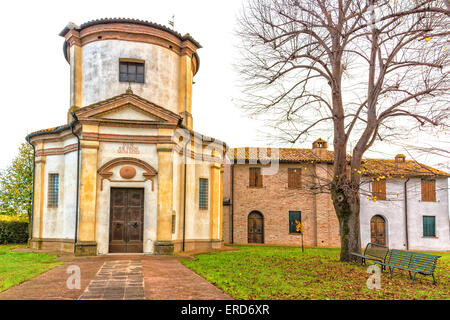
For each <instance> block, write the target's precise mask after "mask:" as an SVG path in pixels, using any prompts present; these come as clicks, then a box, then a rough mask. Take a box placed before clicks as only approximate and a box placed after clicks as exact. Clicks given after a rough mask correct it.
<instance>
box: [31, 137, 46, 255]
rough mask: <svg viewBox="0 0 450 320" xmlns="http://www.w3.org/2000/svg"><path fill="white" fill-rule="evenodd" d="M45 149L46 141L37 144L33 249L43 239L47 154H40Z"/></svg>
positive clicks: (38, 247) (37, 246)
mask: <svg viewBox="0 0 450 320" xmlns="http://www.w3.org/2000/svg"><path fill="white" fill-rule="evenodd" d="M43 150H44V143H43V142H39V143H37V144H36V155H35V156H36V158H35V168H34V193H33V196H34V199H33V230H32V236H33V238H32V239H31V246H32V248H33V249H40V248H41V239H42V232H43V219H44V217H43V216H44V202H45V198H44V196H45V162H46V157H45V156H39V153H40V152H42V151H43Z"/></svg>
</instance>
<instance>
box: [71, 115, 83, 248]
mask: <svg viewBox="0 0 450 320" xmlns="http://www.w3.org/2000/svg"><path fill="white" fill-rule="evenodd" d="M72 116H73V118H74V119H75V121H72V123H71V124H70V128H71V129H72V134H73V135H74V136H75V137H76V138H77V145H78V148H77V192H76V200H75V237H74V249H75V245H76V243H77V241H78V216H79V212H78V211H79V202H80V199H79V198H80V153H81V152H80V151H81V147H80V136H79V135H77V134H76V133H75V131H74V130H75V123H77V122H78V118H77V116H76V115H75V113H74V112H72Z"/></svg>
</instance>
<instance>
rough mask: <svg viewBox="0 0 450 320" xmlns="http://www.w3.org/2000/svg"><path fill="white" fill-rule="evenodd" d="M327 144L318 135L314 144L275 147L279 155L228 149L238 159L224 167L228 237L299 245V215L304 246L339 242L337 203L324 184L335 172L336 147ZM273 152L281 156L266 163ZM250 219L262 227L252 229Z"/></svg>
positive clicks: (239, 241) (230, 240) (231, 240)
mask: <svg viewBox="0 0 450 320" xmlns="http://www.w3.org/2000/svg"><path fill="white" fill-rule="evenodd" d="M326 146H327V145H326V142H325V141H322V140H317V141H316V142H315V143H314V144H313V148H312V149H291V148H279V149H272V150H273V151H274V152H277V153H278V154H277V155H275V154H269V155H263V153H264V152H265V150H263V149H261V150H258V149H249V148H239V149H230V150H229V152H228V158H229V159H230V160H232V161H234V162H235V163H234V164H226V165H225V167H224V197H225V202H224V217H223V221H224V226H223V230H224V233H223V237H224V241H225V243H237V244H245V243H249V242H250V243H251V242H261V243H265V244H276V245H294V246H295V245H300V244H301V234H300V233H298V232H297V231H296V230H295V225H294V223H295V220H297V221H299V220H301V222H302V223H303V224H304V230H305V231H304V244H305V245H306V246H319V247H339V246H340V239H339V227H338V220H337V217H336V214H335V213H334V208H333V203H332V201H331V197H330V195H329V193H327V192H326V190H325V188H323V190H322V191H321V190H320V187H321V186H322V187H323V186H324V185H325V184H326V183H325V182H326V181H329V178H330V174H332V162H333V153H332V152H331V151H329V150H327V149H326ZM271 158H273V159H276V158H279V162H278V163H277V164H275V162H272V165H268V164H267V162H269V161H270V159H271ZM257 159H259V160H260V161H256V160H257ZM261 159H262V161H261ZM264 171H265V172H264ZM249 214H251V215H252V217H250V218H249ZM249 221H251V224H252V223H253V224H256V226H255V227H256V229H258V230H255V232H253V231H254V230H252V228H253V225H252V226H250V227H249ZM255 233H256V234H257V235H256V236H255ZM252 236H253V237H254V238H253V239H252V238H251V237H252Z"/></svg>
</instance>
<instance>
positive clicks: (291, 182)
mask: <svg viewBox="0 0 450 320" xmlns="http://www.w3.org/2000/svg"><path fill="white" fill-rule="evenodd" d="M301 173H302V172H301V169H299V168H288V188H300V187H301V176H302V174H301Z"/></svg>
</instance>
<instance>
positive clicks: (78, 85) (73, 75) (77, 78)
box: [65, 29, 83, 123]
mask: <svg viewBox="0 0 450 320" xmlns="http://www.w3.org/2000/svg"><path fill="white" fill-rule="evenodd" d="M65 38H66V41H67V43H68V51H69V63H70V109H69V111H68V113H67V122H68V123H70V122H71V121H72V120H73V118H72V115H71V112H73V111H75V110H77V109H78V108H80V107H82V105H83V101H82V74H83V73H82V54H83V52H82V47H81V40H80V33H79V32H78V31H76V30H74V29H72V30H70V31H69V32H68V33H67V34H66V36H65Z"/></svg>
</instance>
